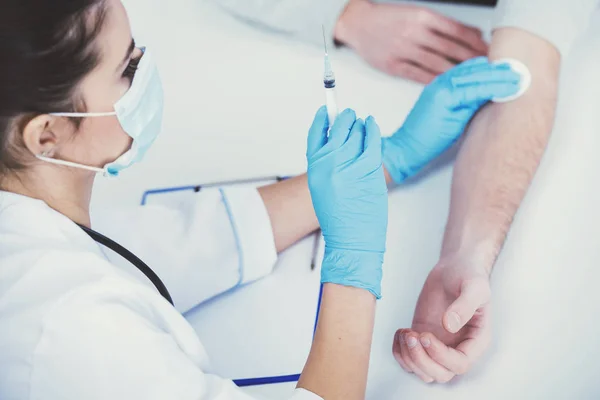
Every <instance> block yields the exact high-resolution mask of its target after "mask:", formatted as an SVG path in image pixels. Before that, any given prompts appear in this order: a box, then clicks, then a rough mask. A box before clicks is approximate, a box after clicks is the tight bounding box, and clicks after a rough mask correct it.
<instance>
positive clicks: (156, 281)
mask: <svg viewBox="0 0 600 400" xmlns="http://www.w3.org/2000/svg"><path fill="white" fill-rule="evenodd" d="M77 225H78V226H79V227H80V228H81V229H83V231H84V232H85V233H87V234H88V235H89V236H90V237H91V238H92V239H94V240H95V241H96V242H97V243H99V244H101V245H103V246H106V247H108V248H109V249H111V250H112V251H114V252H115V253H117V254H118V255H120V256H121V257H123V258H124V259H126V260H127V261H129V262H130V263H131V264H133V265H134V266H135V267H136V268H137V269H139V270H140V272H141V273H143V274H144V275H146V277H147V278H148V279H150V281H151V282H152V284H153V285H154V286H155V287H156V289H157V290H158V292H159V293H160V294H161V296H162V297H164V298H165V299H166V300H167V301H168V302H169V303H171V304H172V305H174V304H173V299H172V298H171V294H170V293H169V291H168V290H167V287H166V286H165V284H164V283H163V281H161V280H160V278H159V277H158V275H156V273H154V271H152V269H151V268H150V267H149V266H148V265H147V264H146V263H145V262H143V261H142V260H140V259H139V258H138V257H137V256H136V255H135V254H133V253H132V252H130V251H129V250H127V249H126V248H125V247H123V246H121V245H120V244H119V243H117V242H115V241H114V240H112V239H109V238H107V237H106V236H104V235H103V234H101V233H98V232H96V231H95V230H93V229H90V228H88V227H87V226H83V225H79V224H77Z"/></svg>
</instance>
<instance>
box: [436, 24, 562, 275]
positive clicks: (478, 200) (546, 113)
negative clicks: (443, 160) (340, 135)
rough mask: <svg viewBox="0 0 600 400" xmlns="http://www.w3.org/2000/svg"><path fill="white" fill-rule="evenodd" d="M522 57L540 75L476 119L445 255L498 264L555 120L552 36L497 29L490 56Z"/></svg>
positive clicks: (456, 186) (460, 167)
mask: <svg viewBox="0 0 600 400" xmlns="http://www.w3.org/2000/svg"><path fill="white" fill-rule="evenodd" d="M504 57H511V58H516V59H518V60H520V61H522V62H523V63H525V64H526V65H527V66H528V67H529V69H530V71H531V74H532V77H533V81H532V84H531V87H530V88H529V90H528V91H527V92H526V94H525V95H523V96H522V97H521V98H519V99H517V100H515V101H512V102H508V103H503V104H500V103H491V104H489V105H487V106H486V107H485V108H484V109H483V110H482V111H481V112H480V113H479V114H477V115H476V117H475V118H474V120H473V121H472V122H471V124H470V126H469V128H468V131H467V136H466V140H465V143H464V145H463V147H462V148H461V150H460V153H459V156H458V159H457V162H456V166H455V170H454V178H453V183H452V199H451V208H450V216H449V220H448V225H447V227H446V234H445V237H444V243H443V248H442V257H441V259H442V262H443V261H444V259H457V258H458V259H464V258H465V257H468V258H469V260H471V261H472V262H477V263H481V265H483V266H485V267H486V268H488V269H489V270H490V271H491V268H492V267H493V264H494V262H495V260H496V257H497V255H498V253H499V252H500V249H501V248H502V245H503V243H504V240H505V237H506V234H507V233H508V230H509V228H510V225H511V223H512V221H513V217H514V215H515V213H516V211H517V209H518V207H519V205H520V203H521V201H522V199H523V197H524V196H525V193H526V191H527V189H528V187H529V185H530V183H531V180H532V178H533V176H534V174H535V171H536V169H537V167H538V165H539V162H540V159H541V157H542V155H543V153H544V150H545V148H546V145H547V143H548V139H549V135H550V132H551V130H552V127H553V123H554V115H555V107H556V96H557V86H558V73H559V66H560V56H559V53H558V52H557V50H556V49H555V48H554V47H553V46H552V45H551V44H550V43H548V42H546V41H544V40H543V39H540V38H539V37H537V36H534V35H532V34H529V33H527V32H525V31H522V30H519V29H515V28H502V29H498V30H496V31H495V32H494V35H493V40H492V45H491V47H490V59H492V60H494V59H499V58H504Z"/></svg>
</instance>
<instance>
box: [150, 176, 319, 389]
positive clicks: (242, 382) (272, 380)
mask: <svg viewBox="0 0 600 400" xmlns="http://www.w3.org/2000/svg"><path fill="white" fill-rule="evenodd" d="M286 179H289V177H285V176H284V177H281V176H276V177H266V178H258V179H247V180H237V181H229V182H220V183H211V184H207V185H193V186H190V185H188V186H175V187H170V188H160V189H149V190H146V191H145V192H144V194H143V195H142V200H141V202H140V204H141V205H142V206H144V205H146V203H147V201H148V197H149V196H152V195H156V194H161V193H172V192H184V191H188V190H191V191H194V192H199V191H200V190H202V188H205V187H215V186H226V185H233V184H240V183H252V182H258V181H267V180H275V181H278V182H280V181H283V180H286ZM322 297H323V284H321V286H320V288H319V299H318V301H317V311H316V315H315V324H314V327H313V338H314V336H315V333H316V331H317V323H318V322H319V312H320V310H321V299H322ZM299 379H300V374H293V375H278V376H265V377H258V378H244V379H233V383H235V384H236V385H237V386H238V387H247V386H260V385H273V384H277V383H288V382H298V380H299Z"/></svg>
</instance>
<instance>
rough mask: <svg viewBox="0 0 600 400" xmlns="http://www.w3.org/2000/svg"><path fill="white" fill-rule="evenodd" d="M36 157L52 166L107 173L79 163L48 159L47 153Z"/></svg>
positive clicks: (101, 169)
mask: <svg viewBox="0 0 600 400" xmlns="http://www.w3.org/2000/svg"><path fill="white" fill-rule="evenodd" d="M35 157H36V158H37V159H38V160H41V161H45V162H47V163H50V164H55V165H62V166H64V167H71V168H79V169H85V170H87V171H92V172H96V173H103V174H106V171H105V170H104V169H103V168H98V167H91V166H89V165H83V164H78V163H74V162H71V161H64V160H57V159H55V158H51V157H48V156H47V155H46V153H45V152H44V153H42V154H38V155H36V156H35Z"/></svg>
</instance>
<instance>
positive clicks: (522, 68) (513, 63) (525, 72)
mask: <svg viewBox="0 0 600 400" xmlns="http://www.w3.org/2000/svg"><path fill="white" fill-rule="evenodd" d="M503 63H506V64H508V65H510V68H511V69H512V70H513V71H514V72H516V73H517V74H519V75H521V81H520V82H519V87H520V88H519V91H518V92H517V93H515V94H513V95H512V96H507V97H500V98H494V99H492V101H493V102H494V103H506V102H508V101H512V100H515V99H518V98H519V97H521V96H522V95H523V93H525V92H526V91H527V89H529V86H531V72H529V68H527V66H526V65H525V64H523V63H522V62H521V61H519V60H515V59H514V58H503V59H501V60H497V61H494V64H503Z"/></svg>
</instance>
